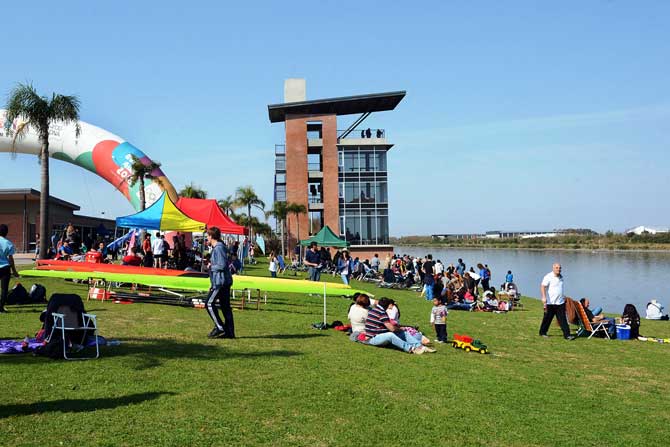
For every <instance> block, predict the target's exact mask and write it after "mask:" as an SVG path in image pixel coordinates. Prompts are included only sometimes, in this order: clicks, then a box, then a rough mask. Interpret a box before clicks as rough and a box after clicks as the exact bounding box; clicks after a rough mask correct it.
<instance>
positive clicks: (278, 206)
mask: <svg viewBox="0 0 670 447" xmlns="http://www.w3.org/2000/svg"><path fill="white" fill-rule="evenodd" d="M269 216H273V217H274V218H275V219H276V220H277V224H278V225H279V231H280V234H281V253H282V255H284V256H285V255H286V246H285V245H284V242H285V237H284V234H285V233H284V228H285V227H286V216H288V207H287V206H286V202H275V203H273V204H272V209H271V210H270V211H268V212H266V213H265V217H266V218H267V217H269Z"/></svg>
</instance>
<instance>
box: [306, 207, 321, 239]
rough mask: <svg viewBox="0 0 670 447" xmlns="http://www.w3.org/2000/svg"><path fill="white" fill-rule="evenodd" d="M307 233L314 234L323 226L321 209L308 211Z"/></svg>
mask: <svg viewBox="0 0 670 447" xmlns="http://www.w3.org/2000/svg"><path fill="white" fill-rule="evenodd" d="M308 217H309V234H310V235H315V234H316V233H318V232H319V231H320V230H321V228H323V211H310V212H309V216H308Z"/></svg>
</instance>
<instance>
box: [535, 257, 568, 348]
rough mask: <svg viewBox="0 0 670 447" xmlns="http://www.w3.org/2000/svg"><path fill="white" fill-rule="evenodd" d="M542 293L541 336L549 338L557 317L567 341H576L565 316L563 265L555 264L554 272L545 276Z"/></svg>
mask: <svg viewBox="0 0 670 447" xmlns="http://www.w3.org/2000/svg"><path fill="white" fill-rule="evenodd" d="M540 293H541V295H542V304H543V305H544V318H542V324H541V325H540V335H541V336H542V337H548V335H547V331H548V330H549V326H550V325H551V321H552V320H553V319H554V315H555V316H556V319H557V320H558V324H560V325H561V330H562V331H563V337H564V338H565V339H566V340H574V338H575V337H573V336H572V335H570V328H569V327H568V320H567V318H566V316H565V296H564V295H563V275H561V264H559V263H555V264H554V266H553V268H552V271H551V272H550V273H547V274H546V275H544V278H543V279H542V284H541V285H540Z"/></svg>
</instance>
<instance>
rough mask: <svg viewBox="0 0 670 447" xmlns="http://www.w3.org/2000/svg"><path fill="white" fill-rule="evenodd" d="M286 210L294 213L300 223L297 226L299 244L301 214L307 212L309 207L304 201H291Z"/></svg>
mask: <svg viewBox="0 0 670 447" xmlns="http://www.w3.org/2000/svg"><path fill="white" fill-rule="evenodd" d="M286 210H287V211H288V213H289V214H293V215H294V216H295V220H296V222H297V224H298V228H297V230H298V231H297V238H298V244H299V243H300V215H301V214H307V207H306V206H305V205H303V204H302V203H289V204H288V205H287V206H286Z"/></svg>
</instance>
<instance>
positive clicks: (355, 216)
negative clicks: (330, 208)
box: [340, 210, 389, 245]
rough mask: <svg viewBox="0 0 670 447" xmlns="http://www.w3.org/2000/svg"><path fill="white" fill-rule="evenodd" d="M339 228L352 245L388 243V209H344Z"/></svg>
mask: <svg viewBox="0 0 670 447" xmlns="http://www.w3.org/2000/svg"><path fill="white" fill-rule="evenodd" d="M340 228H342V229H343V233H342V234H343V235H344V237H345V239H346V240H347V242H349V243H351V244H353V245H380V244H382V245H383V244H388V243H389V227H388V211H387V210H363V211H345V212H344V214H343V215H341V216H340Z"/></svg>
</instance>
